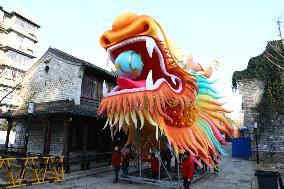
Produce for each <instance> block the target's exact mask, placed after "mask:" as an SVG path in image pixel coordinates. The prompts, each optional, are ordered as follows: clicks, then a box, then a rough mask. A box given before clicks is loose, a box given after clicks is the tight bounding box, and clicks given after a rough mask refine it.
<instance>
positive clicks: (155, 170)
mask: <svg viewBox="0 0 284 189" xmlns="http://www.w3.org/2000/svg"><path fill="white" fill-rule="evenodd" d="M144 161H146V162H150V164H151V172H152V179H158V175H159V160H158V158H157V157H156V156H155V152H151V153H150V159H145V160H144Z"/></svg>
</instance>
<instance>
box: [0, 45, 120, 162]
mask: <svg viewBox="0 0 284 189" xmlns="http://www.w3.org/2000/svg"><path fill="white" fill-rule="evenodd" d="M104 80H105V82H106V85H107V86H108V89H109V90H110V89H112V88H113V87H114V85H115V80H116V76H115V75H113V74H111V73H110V72H108V71H105V70H103V69H101V68H99V67H97V66H95V65H93V64H91V63H88V62H86V61H83V60H80V59H78V58H76V57H74V56H71V55H69V54H67V53H65V52H62V51H60V50H58V49H55V48H49V49H48V50H47V52H46V53H45V54H44V55H43V56H42V57H41V58H40V59H39V60H38V61H37V62H36V63H35V64H34V65H33V66H32V67H31V68H30V69H29V70H28V71H27V73H26V76H25V78H24V79H23V82H22V83H23V84H22V88H21V99H22V100H21V106H20V109H19V110H17V111H12V112H7V113H2V114H1V117H2V118H5V119H7V120H8V122H9V123H10V124H11V123H12V122H15V123H16V137H15V144H14V146H15V148H20V149H23V150H24V152H27V153H32V154H49V155H65V156H69V157H75V156H78V155H79V154H82V153H85V154H91V155H97V154H102V153H108V154H110V153H109V152H111V151H112V150H111V149H112V142H111V139H110V131H109V129H106V130H102V128H103V126H104V124H105V121H106V120H105V119H104V118H102V117H100V116H98V115H97V108H98V105H99V102H100V100H101V99H102V87H103V82H104ZM31 101H32V102H33V103H34V111H33V113H28V108H27V104H28V103H29V102H31ZM26 136H27V137H26ZM107 138H109V140H108V139H107Z"/></svg>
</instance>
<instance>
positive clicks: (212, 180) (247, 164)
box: [26, 146, 258, 189]
mask: <svg viewBox="0 0 284 189" xmlns="http://www.w3.org/2000/svg"><path fill="white" fill-rule="evenodd" d="M224 148H225V150H226V151H227V152H228V156H224V157H223V159H222V164H221V166H220V172H219V173H218V174H216V173H210V172H207V173H206V174H205V175H203V176H202V177H201V178H199V179H195V181H194V182H193V183H192V185H191V189H257V188H258V187H257V186H256V185H257V182H256V178H255V177H254V169H255V163H254V162H252V161H249V160H245V159H240V158H232V157H231V146H225V147H224ZM111 170H112V169H110V168H109V167H107V168H105V169H104V170H103V171H95V173H94V172H93V173H92V172H89V174H88V172H86V173H84V172H79V173H76V174H73V175H69V176H68V177H67V180H66V181H64V182H63V184H62V185H61V184H59V183H49V184H43V185H36V186H30V187H26V188H27V189H30V188H40V189H47V188H59V189H67V188H68V189H69V188H88V189H130V188H137V189H140V188H141V189H142V188H143V189H145V188H147V189H154V188H157V189H160V188H163V189H165V187H159V186H153V185H147V184H139V183H133V182H132V183H130V182H125V181H120V182H119V183H117V184H113V183H112V181H113V172H112V171H111ZM84 174H85V175H84ZM78 176H79V177H80V176H84V177H82V178H78Z"/></svg>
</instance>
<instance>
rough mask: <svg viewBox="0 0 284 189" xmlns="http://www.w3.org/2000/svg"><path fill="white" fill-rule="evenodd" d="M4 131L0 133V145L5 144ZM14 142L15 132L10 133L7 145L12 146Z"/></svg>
mask: <svg viewBox="0 0 284 189" xmlns="http://www.w3.org/2000/svg"><path fill="white" fill-rule="evenodd" d="M6 135H7V132H6V131H0V144H5V141H6ZM14 141H15V132H13V131H11V132H10V138H9V144H14Z"/></svg>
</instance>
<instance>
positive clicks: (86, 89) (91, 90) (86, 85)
mask: <svg viewBox="0 0 284 189" xmlns="http://www.w3.org/2000/svg"><path fill="white" fill-rule="evenodd" d="M98 87H99V83H98V81H97V80H96V79H95V78H94V77H92V76H89V75H84V77H83V81H82V97H86V98H90V99H95V100H98V97H99V94H98Z"/></svg>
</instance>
